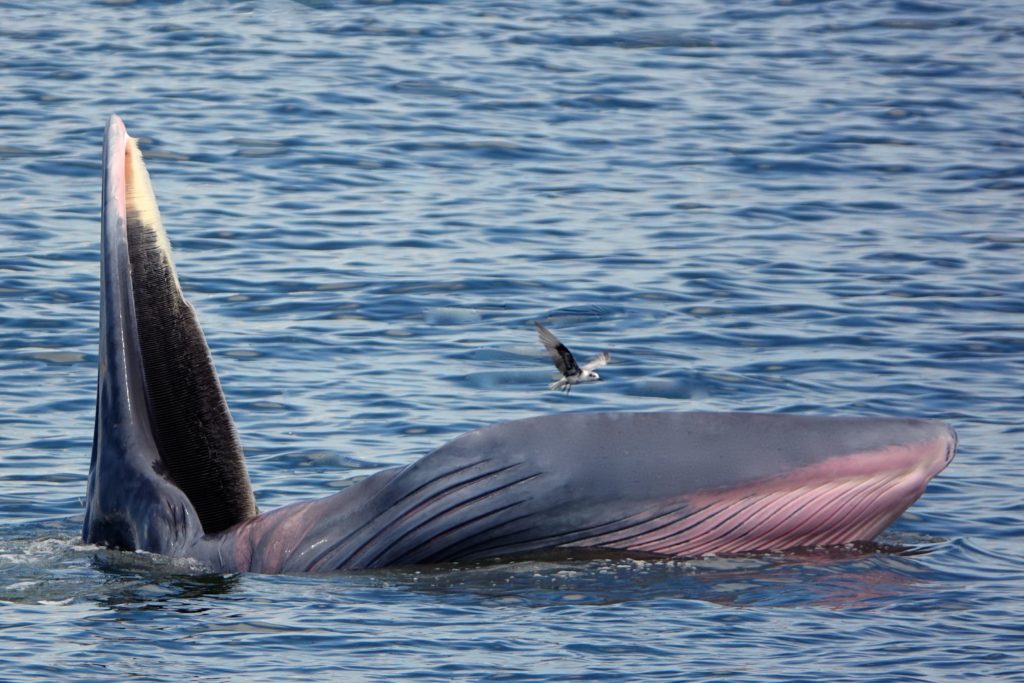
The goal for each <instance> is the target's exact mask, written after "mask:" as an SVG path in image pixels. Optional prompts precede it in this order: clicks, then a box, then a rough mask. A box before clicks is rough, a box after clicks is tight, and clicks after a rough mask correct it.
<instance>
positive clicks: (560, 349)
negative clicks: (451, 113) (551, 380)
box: [533, 320, 580, 377]
mask: <svg viewBox="0 0 1024 683" xmlns="http://www.w3.org/2000/svg"><path fill="white" fill-rule="evenodd" d="M533 324H534V325H535V326H536V327H537V336H538V337H539V338H540V342H541V343H542V344H543V345H544V348H545V349H547V351H548V355H549V356H551V361H552V362H553V363H554V364H555V367H556V368H558V371H559V372H560V373H562V375H564V376H566V377H568V376H569V375H576V374H579V372H580V366H579V365H577V364H576V359H575V358H573V357H572V352H571V351H569V349H567V348H566V347H565V344H563V343H562V342H560V341H558V337H556V336H555V335H553V334H551V330H549V329H548V328H546V327H544V326H543V325H541V324H540V323H539V322H537V321H536V320H534V321H533Z"/></svg>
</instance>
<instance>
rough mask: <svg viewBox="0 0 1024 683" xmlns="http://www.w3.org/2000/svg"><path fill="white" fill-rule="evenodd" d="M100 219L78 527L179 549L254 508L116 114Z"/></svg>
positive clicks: (200, 342)
mask: <svg viewBox="0 0 1024 683" xmlns="http://www.w3.org/2000/svg"><path fill="white" fill-rule="evenodd" d="M100 220H101V252H102V256H101V276H100V277H101V286H100V290H101V291H100V349H99V375H98V380H97V400H96V425H95V434H94V439H93V452H92V460H91V463H90V471H89V488H88V496H87V504H86V517H85V525H84V527H83V537H84V538H85V540H86V541H89V542H94V543H101V544H104V545H110V546H114V547H119V548H124V549H133V550H134V549H142V550H151V551H154V552H161V553H167V554H182V553H183V552H184V549H185V548H187V547H188V546H189V545H190V544H191V543H193V542H194V539H195V538H196V537H197V536H199V535H202V534H203V533H214V532H218V531H221V530H223V529H225V528H228V527H230V526H232V525H233V524H236V523H237V522H240V521H242V520H244V519H247V518H248V517H251V516H252V515H254V514H255V511H256V510H255V501H254V499H253V496H252V490H251V488H250V487H249V482H248V477H247V475H246V472H245V465H244V462H243V461H242V454H241V447H240V446H239V444H238V438H237V436H236V434H235V430H234V426H233V424H232V421H231V416H230V413H229V412H228V409H227V404H226V402H225V401H224V397H223V393H222V392H221V389H220V384H219V382H218V380H217V376H216V373H215V372H214V370H213V365H212V361H211V359H210V355H209V351H208V349H207V346H206V341H205V339H204V338H203V334H202V330H201V329H200V328H199V324H198V322H197V321H196V319H195V313H194V311H193V310H192V307H191V306H190V305H189V304H188V303H187V302H186V301H185V299H184V297H183V296H182V294H181V289H180V287H179V286H178V281H177V276H176V275H175V272H174V266H173V262H172V260H171V254H170V244H169V243H168V241H167V238H166V235H165V233H164V230H163V226H162V225H161V223H160V213H159V210H158V209H157V205H156V200H155V198H154V196H153V191H152V188H151V186H150V182H149V174H148V172H147V171H146V167H145V164H144V163H143V161H142V155H141V153H140V152H139V149H138V146H137V145H136V143H135V140H134V139H133V138H131V137H130V136H129V135H128V133H127V131H126V130H125V126H124V123H123V122H122V121H121V119H120V118H119V117H117V116H116V115H115V116H112V117H111V118H110V121H109V123H108V124H107V128H106V135H105V139H104V147H103V195H102V209H101V219H100Z"/></svg>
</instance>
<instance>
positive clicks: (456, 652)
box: [0, 0, 1024, 681]
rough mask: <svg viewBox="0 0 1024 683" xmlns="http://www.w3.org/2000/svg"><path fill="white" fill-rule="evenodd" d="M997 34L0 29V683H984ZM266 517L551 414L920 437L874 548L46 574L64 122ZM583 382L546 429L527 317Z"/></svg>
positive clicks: (848, 4) (72, 385)
mask: <svg viewBox="0 0 1024 683" xmlns="http://www.w3.org/2000/svg"><path fill="white" fill-rule="evenodd" d="M1022 74H1024V9H1022V8H1021V5H1020V4H1019V3H1018V2H1012V1H1010V0H994V1H993V2H987V3H971V2H966V1H964V2H954V1H953V0H948V1H947V0H941V1H940V0H934V1H933V0H927V1H918V0H905V1H897V0H890V1H887V2H868V1H867V0H846V1H844V0H836V1H833V2H814V1H810V2H804V1H802V0H777V1H775V2H767V1H755V2H746V3H721V4H718V3H707V2H685V3H684V2H678V3H653V2H645V1H636V2H628V1H627V2H623V1H616V2H611V1H604V0H586V1H584V0H580V1H576V2H561V3H549V2H538V1H537V0H525V1H524V2H519V3H509V2H504V1H503V0H482V1H473V2H455V1H452V2H353V3H343V2H332V1H330V0H307V1H305V2H283V1H282V2H271V1H269V0H268V1H267V2H251V1H241V2H195V1H191V0H189V1H186V2H167V3H164V2H155V1H154V2H130V1H129V2H91V3H86V2H82V3H77V4H76V3H61V2H55V1H53V0H44V1H41V2H29V1H28V0H20V1H16V2H4V3H2V4H0V372H2V375H0V377H2V379H0V679H2V680H5V681H52V680H62V679H64V680H72V679H74V680H96V681H101V680H102V681H122V680H129V679H130V680H149V681H165V680H174V681H178V680H204V681H219V680H297V681H310V680H367V681H392V680H429V681H443V680H450V679H460V680H524V681H534V680H538V681H539V680H544V681H563V680H658V681H667V680H678V681H804V680H806V681H822V680H828V681H852V680H864V681H963V680H998V681H1024V503H1022V502H1021V491H1022V490H1024V439H1022V435H1024V429H1022V415H1024V267H1022V263H1024V230H1022V227H1021V220H1022V219H1021V216H1022V215H1024V77H1022ZM114 112H117V113H119V114H121V115H122V116H123V117H124V120H125V121H126V123H127V125H128V128H129V131H130V132H131V133H132V134H134V135H136V136H138V137H139V138H140V140H141V145H142V148H143V150H144V153H145V155H146V159H147V163H148V166H149V170H150V173H151V175H152V177H153V182H154V185H155V188H156V192H157V197H158V200H159V201H160V204H161V209H162V213H163V217H164V223H165V225H166V226H167V228H168V232H169V234H170V237H171V240H172V242H173V244H174V247H175V258H176V261H177V266H178V273H179V276H180V279H181V281H182V285H183V287H184V289H185V291H186V294H187V295H188V296H189V298H190V299H191V300H192V301H193V303H194V304H195V305H196V307H197V309H198V311H199V315H200V318H201V320H202V322H203V325H204V327H205V331H206V335H207V338H208V340H209V343H210V346H211V348H212V351H213V355H214V359H215V362H216V365H217V368H218V370H219V372H220V375H221V380H222V383H223V386H224V390H225V393H226V395H227V398H228V401H229V403H230V405H231V408H232V411H233V414H234V417H235V420H236V422H237V425H238V429H239V431H240V433H241V437H242V441H243V444H244V446H245V449H246V453H247V460H248V465H249V471H250V475H251V477H252V480H253V484H254V487H255V489H256V492H257V499H258V502H259V504H260V506H261V508H263V509H271V508H274V507H276V506H278V505H281V504H283V503H287V502H292V501H295V500H299V499H302V498H304V497H319V496H322V495H325V494H327V493H330V492H332V491H334V490H336V489H338V488H339V487H342V486H345V485H346V483H347V482H348V481H350V480H351V479H352V478H353V477H358V476H365V475H367V474H370V473H372V472H373V471H375V470H377V469H379V468H382V467H385V466H391V465H396V464H404V463H409V462H412V461H414V460H415V459H416V458H418V457H420V456H421V455H423V454H425V453H427V452H429V451H430V450H432V449H433V448H435V447H437V446H438V445H440V444H442V443H444V442H445V441H446V440H448V439H449V438H451V437H453V436H454V435H456V434H459V433H461V432H463V431H465V430H468V429H472V428H475V427H478V426H481V425H486V424H491V423H494V422H497V421H501V420H507V419H513V418H521V417H526V416H531V415H537V414H545V413H553V412H557V411H565V410H598V409H600V410H665V409H670V410H747V411H752V410H758V411H782V412H799V413H813V414H844V415H847V414H849V415H913V416H921V417H933V418H939V419H944V420H947V421H949V422H950V423H952V424H953V425H954V426H955V427H956V428H957V430H958V432H959V435H960V444H961V448H960V453H959V455H958V457H957V459H956V460H955V461H954V462H953V464H952V465H951V466H950V467H949V468H948V469H947V470H946V471H945V472H944V473H943V474H942V475H940V476H939V478H937V479H936V480H935V481H933V482H932V484H931V485H930V486H929V488H928V491H927V492H926V494H925V496H924V497H923V498H922V499H921V500H920V501H919V502H918V503H917V504H915V505H914V506H913V507H912V508H911V509H910V510H909V511H908V512H907V513H906V514H905V515H904V516H903V517H902V518H901V519H899V520H898V521H897V522H896V523H895V524H894V525H893V526H892V528H891V529H890V530H888V531H887V532H885V533H884V534H883V535H882V536H881V537H880V538H879V539H878V544H876V545H871V546H862V547H858V548H841V549H814V550H808V551H805V552H799V553H789V554H777V555H765V556H755V557H742V558H704V559H699V560H688V561H684V560H664V561H651V560H644V561H641V560H632V559H623V558H607V557H592V558H581V559H566V558H544V557H541V558H533V559H530V560H523V561H519V562H511V563H498V564H484V565H455V566H444V567H424V568H421V569H419V570H410V569H402V570H388V571H370V572H359V573H349V574H340V575H334V576H326V577H324V576H259V575H248V574H243V575H228V576H219V575H215V576H210V575H208V574H205V573H203V571H202V570H201V568H198V567H194V566H191V565H190V564H189V563H187V562H171V561H168V560H166V559H165V558H154V557H151V556H146V555H133V554H125V553H116V552H110V551H102V550H99V549H97V548H95V547H90V546H85V545H83V544H82V543H81V541H80V536H79V533H80V528H81V520H82V512H83V507H82V505H83V498H84V495H85V481H86V474H87V470H88V460H89V449H90V444H91V439H92V427H93V424H92V421H93V409H94V395H95V381H96V360H97V356H96V348H97V336H98V331H97V327H98V315H99V311H98V277H99V260H98V258H99V253H98V252H99V230H98V215H99V191H100V175H99V174H100V155H101V143H102V131H103V126H104V124H105V121H106V119H107V117H108V116H109V115H110V114H111V113H114ZM534 319H540V320H543V321H545V323H546V324H548V325H549V326H550V327H551V328H552V329H554V330H555V331H556V332H557V333H558V334H559V335H560V336H561V337H562V339H563V340H564V341H565V342H566V343H568V344H569V346H570V347H572V348H573V349H575V350H577V352H578V353H579V354H580V355H584V356H585V355H588V354H589V353H593V352H596V351H600V350H605V349H607V350H609V351H610V352H611V353H612V357H613V363H612V365H610V366H609V367H608V368H606V372H604V373H603V374H604V377H605V379H606V381H604V382H602V383H600V384H597V385H590V386H586V387H582V388H579V389H577V390H575V391H574V392H573V393H572V394H571V395H569V396H565V395H561V394H558V393H555V392H549V391H546V389H545V386H546V383H547V382H548V381H549V379H550V372H551V367H550V365H549V362H548V360H547V358H546V356H545V355H544V352H543V350H542V349H541V347H540V346H539V344H538V343H537V341H536V338H535V335H534V331H533V329H532V325H531V321H532V320H534Z"/></svg>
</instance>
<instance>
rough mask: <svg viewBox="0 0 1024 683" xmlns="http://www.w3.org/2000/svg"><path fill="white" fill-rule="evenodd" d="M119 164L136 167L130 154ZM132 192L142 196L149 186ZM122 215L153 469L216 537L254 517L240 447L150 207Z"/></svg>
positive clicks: (207, 356) (199, 334)
mask: <svg viewBox="0 0 1024 683" xmlns="http://www.w3.org/2000/svg"><path fill="white" fill-rule="evenodd" d="M126 162H127V164H129V165H131V164H132V163H138V164H140V165H141V163H142V161H141V157H139V156H136V157H135V158H134V159H133V158H132V154H131V151H129V153H128V159H126ZM135 170H137V171H139V170H141V172H142V173H143V174H145V173H146V171H145V169H144V168H142V169H135ZM147 184H148V183H147ZM132 190H135V192H141V193H143V194H146V195H148V194H149V188H148V187H147V188H145V190H142V188H132V189H130V192H131V191H132ZM148 199H149V198H146V197H143V198H141V201H143V202H145V201H147V200H148ZM150 201H151V200H150ZM127 214H128V251H129V258H130V260H131V272H132V292H133V295H134V299H135V317H136V325H137V329H138V334H139V344H140V346H141V351H142V359H143V369H144V373H145V379H146V398H147V400H148V406H147V407H148V412H149V419H150V421H151V423H152V426H153V433H154V438H155V440H156V445H157V448H158V450H159V451H160V459H161V460H162V461H163V466H164V468H165V471H161V470H160V468H159V467H158V468H157V471H158V472H160V473H161V474H163V475H164V476H167V477H168V478H170V479H171V480H172V481H173V482H174V483H175V484H176V485H177V486H178V488H180V489H181V490H182V491H184V492H185V495H187V496H188V498H189V500H190V501H191V503H192V505H193V506H194V507H195V509H196V512H197V513H198V514H199V521H200V522H201V523H202V526H203V531H204V532H205V533H207V534H212V533H217V532H219V531H223V530H224V529H227V528H229V527H231V526H233V525H235V524H237V523H239V522H241V521H243V520H245V519H248V518H249V517H252V516H253V515H255V514H256V504H255V498H254V497H253V493H252V488H251V486H250V484H249V477H248V474H247V472H246V468H245V461H244V456H243V455H242V447H241V444H240V443H239V439H238V435H237V433H236V432H235V428H234V424H233V422H232V420H231V414H230V413H229V411H228V406H227V402H226V401H225V399H224V394H223V392H222V391H221V387H220V383H219V382H218V380H217V374H216V372H215V370H214V367H213V360H212V359H211V358H210V354H209V352H208V351H207V346H206V340H205V338H204V336H203V331H202V329H201V328H200V327H199V321H198V320H197V319H196V315H195V311H194V309H193V308H192V306H191V305H190V304H189V303H188V302H187V301H185V299H184V298H183V296H182V294H181V290H180V288H179V285H178V281H177V276H176V274H175V272H174V266H173V265H172V261H171V255H170V254H169V253H167V250H168V248H169V247H168V243H167V241H166V238H165V237H163V228H162V226H160V225H159V214H158V213H157V210H156V206H155V203H154V204H153V205H152V206H151V207H142V208H141V209H140V208H139V207H134V206H133V205H132V202H131V201H129V206H128V212H127ZM147 219H148V220H150V221H154V220H155V222H157V225H147V224H146V220H147Z"/></svg>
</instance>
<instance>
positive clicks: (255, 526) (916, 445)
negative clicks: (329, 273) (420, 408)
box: [82, 115, 957, 573]
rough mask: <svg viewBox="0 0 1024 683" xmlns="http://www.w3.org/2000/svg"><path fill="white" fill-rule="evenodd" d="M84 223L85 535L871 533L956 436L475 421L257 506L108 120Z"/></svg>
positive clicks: (631, 547) (379, 549)
mask: <svg viewBox="0 0 1024 683" xmlns="http://www.w3.org/2000/svg"><path fill="white" fill-rule="evenodd" d="M100 230H101V238H100V300H99V309H100V310H99V317H100V328H99V354H98V373H97V388H96V419H95V427H94V434H93V444H92V453H91V458H90V465H89V476H88V485H87V493H86V499H85V516H84V523H83V528H82V538H83V540H84V541H85V542H87V543H89V544H94V545H97V546H105V547H108V548H113V549H119V550H126V551H142V552H148V553H154V554H158V555H165V556H169V557H172V558H188V559H189V560H194V561H196V562H198V563H200V564H201V566H203V567H204V568H207V569H208V570H209V571H215V572H261V573H298V572H335V571H346V570H357V569H368V568H376V567H387V566H401V565H417V564H443V563H448V562H458V561H502V560H506V559H508V558H521V557H529V556H530V555H538V556H539V555H541V554H545V553H559V552H568V553H570V554H571V553H574V552H575V553H589V554H591V555H592V554H593V553H598V554H600V553H609V554H613V553H614V554H616V555H619V554H622V553H625V554H627V555H634V556H637V557H650V556H655V557H676V558H689V557H699V556H704V555H709V554H715V555H733V554H745V553H760V552H775V551H786V550H790V549H797V548H805V547H817V546H830V545H842V544H850V543H858V542H869V541H871V540H872V539H874V538H875V537H876V536H877V535H878V534H879V533H880V532H882V531H883V530H884V529H885V528H886V527H888V526H889V525H890V524H891V523H892V522H893V521H894V520H896V519H897V518H898V517H899V516H900V515H901V514H902V513H903V512H904V511H905V510H906V509H907V508H908V507H909V506H910V505H911V504H913V503H914V502H915V501H916V500H917V499H918V498H919V497H920V496H921V495H922V494H923V493H924V491H925V488H926V487H927V485H928V482H929V481H930V480H931V479H932V478H933V477H934V476H935V475H937V474H938V473H939V472H940V471H942V470H943V469H944V468H945V467H946V466H947V465H948V464H949V463H950V461H951V460H952V459H953V456H954V454H955V451H956V446H957V437H956V432H955V431H954V430H953V429H952V428H951V427H950V426H949V425H947V424H946V423H944V422H942V421H938V420H931V419H918V418H907V417H886V416H883V417H876V416H821V415H799V414H792V413H768V412H762V413H754V412H629V411H621V412H616V411H612V412H581V413H574V412H568V413H558V414H548V415H539V416H536V417H529V418H526V419H521V420H514V421H509V422H501V423H497V424H493V425H489V426H485V427H483V428H480V429H477V430H474V431H471V432H468V433H465V434H462V435H460V436H458V437H456V438H455V439H453V440H451V441H450V442H448V443H445V444H441V445H439V447H438V448H437V449H436V450H434V451H432V452H430V453H428V454H426V455H424V456H422V457H421V458H420V459H418V460H416V461H415V462H412V463H411V464H408V465H405V466H400V467H391V468H388V469H383V470H380V471H378V472H376V473H375V474H373V475H371V476H368V477H365V478H363V479H361V480H358V481H356V482H354V483H352V484H351V485H349V486H347V487H346V488H344V489H342V490H341V491H339V492H337V493H334V494H332V495H327V496H325V497H323V498H320V499H315V500H303V501H297V502H295V503H292V504H289V505H285V506H283V507H280V508H278V509H275V510H270V511H261V510H260V509H259V508H258V507H257V504H256V497H255V494H254V492H253V488H252V485H251V483H250V479H249V476H248V471H247V468H246V463H245V458H244V454H243V451H242V446H241V441H240V437H239V434H238V431H237V429H236V428H235V425H234V422H233V420H232V417H231V413H230V410H229V409H228V404H227V401H226V398H225V394H224V391H223V389H222V387H221V385H220V382H219V380H218V377H217V373H216V369H215V367H214V362H213V355H212V353H211V350H210V348H209V346H208V344H207V342H206V339H205V337H204V335H203V331H202V329H201V327H200V324H199V321H198V316H197V314H196V311H195V309H194V308H193V306H192V305H191V304H190V303H189V302H188V300H187V299H186V297H185V296H184V294H183V292H182V289H181V286H180V284H179V282H178V278H177V273H176V271H175V266H174V262H173V260H172V254H171V246H170V242H169V240H168V238H167V234H166V232H165V230H164V227H163V225H162V223H161V219H160V213H159V210H158V208H157V204H156V200H155V196H154V193H153V188H152V185H151V181H150V176H149V173H148V171H147V169H146V167H145V164H144V162H143V158H142V155H141V152H140V150H139V146H138V143H137V142H136V140H135V138H133V137H131V136H129V134H128V132H127V130H126V128H125V125H124V122H123V121H122V120H121V119H120V118H119V117H118V116H117V115H114V116H112V117H111V118H110V120H109V122H108V123H107V125H106V129H105V135H104V142H103V165H102V198H101V210H100Z"/></svg>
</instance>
